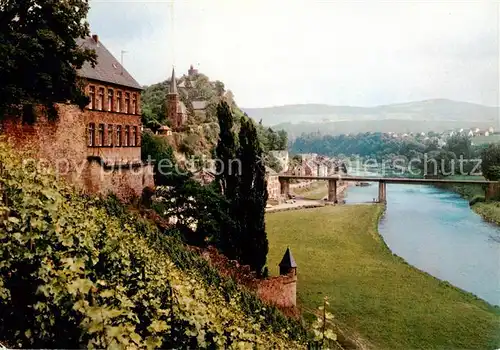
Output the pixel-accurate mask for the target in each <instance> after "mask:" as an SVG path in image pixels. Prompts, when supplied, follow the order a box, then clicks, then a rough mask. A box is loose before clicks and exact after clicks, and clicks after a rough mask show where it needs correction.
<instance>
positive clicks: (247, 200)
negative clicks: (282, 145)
mask: <svg viewBox="0 0 500 350" xmlns="http://www.w3.org/2000/svg"><path fill="white" fill-rule="evenodd" d="M239 142H240V147H239V150H238V158H239V160H240V162H241V166H242V172H241V175H240V182H239V188H238V192H239V195H238V196H237V198H238V203H237V207H238V210H237V215H238V216H237V220H238V221H239V223H240V234H239V240H238V243H239V244H240V245H241V258H240V260H241V263H243V264H246V265H250V267H251V268H252V269H253V270H254V271H256V272H257V274H258V275H262V273H263V269H264V267H265V265H266V259H267V253H268V250H269V246H268V241H267V234H266V227H265V221H264V214H265V207H266V202H267V197H268V193H267V186H266V179H265V167H264V164H263V162H262V148H261V145H260V142H259V139H258V137H257V129H256V128H255V125H254V124H253V122H252V120H251V119H249V118H248V117H243V118H242V119H241V129H240V133H239Z"/></svg>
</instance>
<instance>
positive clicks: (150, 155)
mask: <svg viewBox="0 0 500 350" xmlns="http://www.w3.org/2000/svg"><path fill="white" fill-rule="evenodd" d="M141 158H142V160H143V161H145V162H148V161H151V162H152V163H153V171H154V180H155V185H156V186H170V185H172V184H173V183H178V181H179V180H178V179H177V178H178V177H179V172H177V171H176V169H177V164H176V161H175V157H174V152H173V150H172V147H171V146H170V145H169V143H168V142H167V140H166V139H165V138H164V137H163V136H158V135H154V134H152V133H151V132H145V133H143V135H142V145H141Z"/></svg>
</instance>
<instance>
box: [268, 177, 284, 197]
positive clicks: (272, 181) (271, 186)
mask: <svg viewBox="0 0 500 350" xmlns="http://www.w3.org/2000/svg"><path fill="white" fill-rule="evenodd" d="M266 179H267V194H268V200H277V201H279V200H280V198H281V189H280V182H279V179H278V175H277V174H272V175H271V174H266Z"/></svg>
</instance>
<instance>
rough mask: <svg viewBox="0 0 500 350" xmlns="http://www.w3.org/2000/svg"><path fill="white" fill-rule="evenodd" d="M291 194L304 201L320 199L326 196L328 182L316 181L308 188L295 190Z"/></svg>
mask: <svg viewBox="0 0 500 350" xmlns="http://www.w3.org/2000/svg"><path fill="white" fill-rule="evenodd" d="M292 192H293V193H294V194H296V195H297V196H300V197H303V198H304V199H322V198H324V197H325V196H326V195H327V194H328V182H326V181H316V182H313V183H312V184H311V185H310V186H308V187H302V188H295V189H293V190H292Z"/></svg>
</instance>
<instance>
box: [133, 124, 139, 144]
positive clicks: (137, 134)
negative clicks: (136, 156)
mask: <svg viewBox="0 0 500 350" xmlns="http://www.w3.org/2000/svg"><path fill="white" fill-rule="evenodd" d="M134 129H135V145H136V146H139V145H140V142H139V135H140V131H139V127H138V126H136V127H134Z"/></svg>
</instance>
